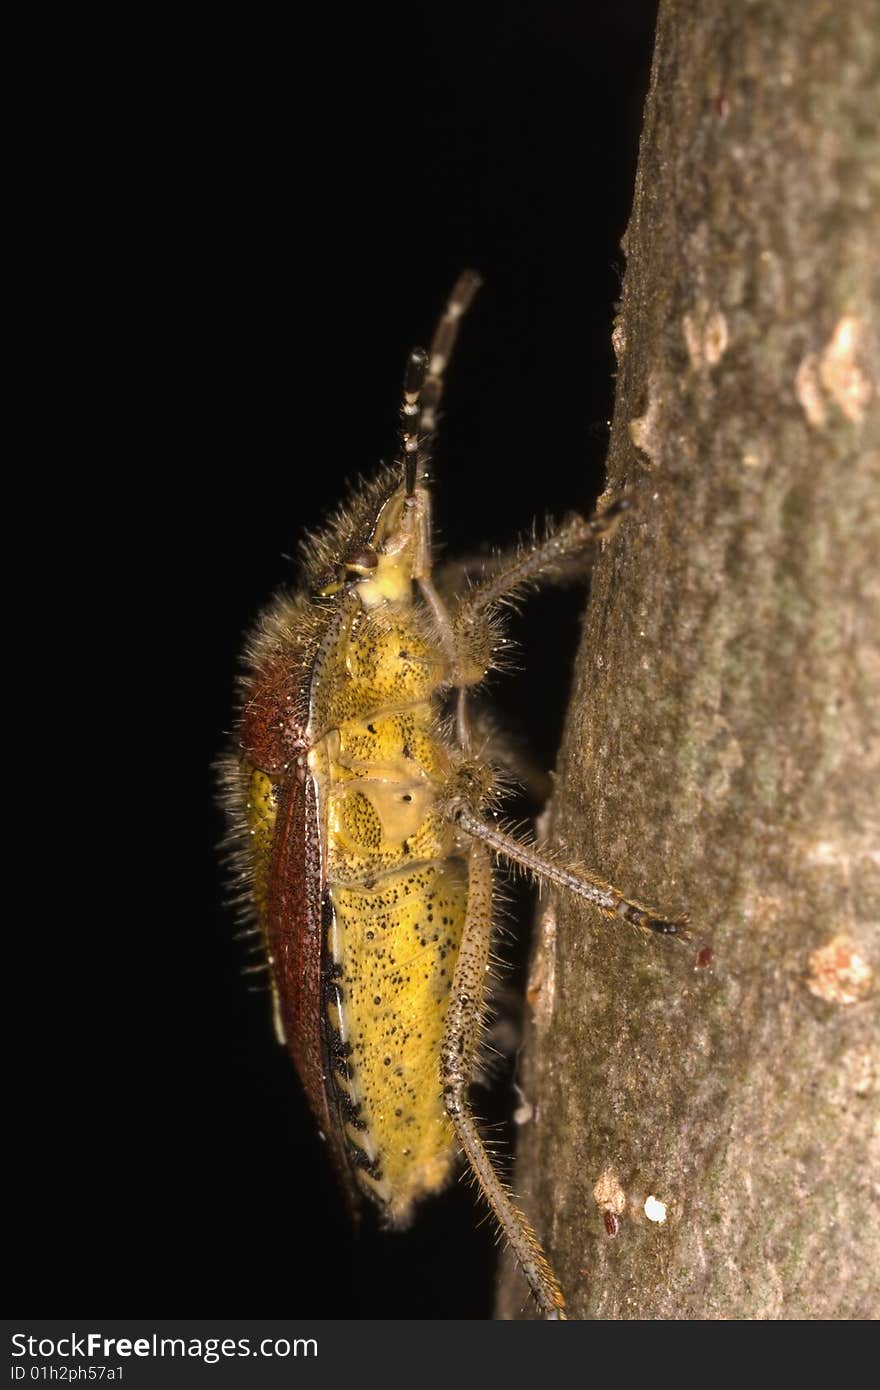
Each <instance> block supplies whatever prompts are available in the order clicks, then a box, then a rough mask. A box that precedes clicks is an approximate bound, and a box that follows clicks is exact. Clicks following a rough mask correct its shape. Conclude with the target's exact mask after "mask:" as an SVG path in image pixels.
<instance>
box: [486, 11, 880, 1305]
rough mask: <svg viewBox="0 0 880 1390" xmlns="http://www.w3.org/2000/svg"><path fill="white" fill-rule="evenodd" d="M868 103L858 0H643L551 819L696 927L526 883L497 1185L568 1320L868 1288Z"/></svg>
mask: <svg viewBox="0 0 880 1390" xmlns="http://www.w3.org/2000/svg"><path fill="white" fill-rule="evenodd" d="M878 94H880V3H877V0H801V3H800V4H798V5H792V4H791V3H790V0H761V3H747V2H746V0H702V2H701V3H700V4H698V5H695V4H693V3H692V0H662V3H661V7H660V15H659V20H658V30H657V41H656V51H655V57H654V65H653V73H652V79H651V87H650V93H649V96H648V101H647V107H646V115H645V125H644V130H643V135H642V142H641V149H640V157H639V169H638V174H637V179H636V189H635V199H634V206H633V212H632V217H631V221H630V225H629V228H628V230H627V233H626V237H625V242H624V249H625V251H626V254H627V262H628V263H627V273H626V280H625V285H624V292H623V304H622V309H621V313H620V316H619V319H618V321H617V327H616V329H615V335H614V337H615V347H616V350H617V357H618V365H619V377H618V390H617V401H616V408H615V417H614V426H613V434H612V443H611V452H610V458H609V464H608V477H609V486H608V494H607V496H608V497H609V498H613V497H618V496H620V494H621V493H622V492H623V491H624V489H625V490H626V491H627V493H628V494H629V496H630V498H631V500H632V504H633V506H632V510H631V512H629V513H628V514H627V515H626V516H625V517H624V519H623V522H622V524H621V526H620V529H619V531H618V533H617V535H616V536H615V537H614V539H613V540H611V541H610V542H606V543H605V545H604V547H603V554H602V555H601V557H600V559H599V561H598V564H597V567H596V570H595V576H594V580H593V584H592V591H591V595H590V601H589V606H588V611H587V615H586V619H585V626H584V633H583V642H582V646H581V649H580V654H579V658H578V664H577V670H576V676H575V682H574V690H573V696H572V703H571V707H570V712H569V718H568V723H567V729H566V734H565V737H564V741H563V747H562V750H561V754H560V759H559V768H558V782H557V792H556V795H555V797H554V800H553V804H552V817H551V821H550V829H549V836H550V840H551V842H552V844H553V845H554V847H555V849H556V850H557V852H559V853H561V854H564V855H568V856H570V857H571V858H572V859H576V860H578V861H580V862H582V863H583V864H584V865H586V866H588V867H589V868H591V869H592V870H594V871H596V872H599V873H601V874H602V875H603V876H604V877H607V878H608V880H609V881H611V882H613V883H615V884H616V885H617V886H618V887H620V888H621V889H623V890H624V891H625V892H627V893H628V894H631V895H633V896H636V897H638V898H641V899H642V900H643V901H645V902H647V903H650V904H652V905H657V906H659V907H662V908H663V909H665V910H667V911H668V912H676V911H680V910H686V911H688V912H689V913H690V915H691V920H692V928H693V933H694V938H693V940H692V941H691V942H689V943H681V942H678V941H675V940H672V939H670V940H663V939H650V940H645V939H642V938H641V937H640V936H639V935H638V934H637V933H636V932H634V931H633V930H632V929H631V928H628V927H625V926H622V925H614V924H611V923H609V922H608V921H607V920H605V919H602V918H600V917H598V916H597V914H596V913H595V912H594V911H592V910H590V909H588V908H582V907H581V906H580V905H579V904H578V903H576V902H573V901H571V900H569V899H568V898H565V897H563V896H561V895H560V894H558V893H557V892H555V891H553V892H550V891H546V890H545V891H544V892H543V894H542V898H541V903H540V911H539V922H538V929H537V932H536V938H537V940H536V951H535V958H534V960H533V965H532V978H531V986H530V1000H531V1003H532V1013H533V1021H532V1026H531V1028H530V1032H529V1035H528V1037H527V1047H526V1062H525V1066H524V1076H523V1086H524V1090H525V1094H526V1097H527V1098H528V1100H529V1101H530V1102H531V1103H532V1105H533V1107H534V1111H535V1114H534V1119H533V1121H532V1122H531V1123H529V1124H527V1125H525V1126H524V1127H523V1129H522V1131H521V1136H520V1147H519V1156H518V1164H517V1175H516V1186H517V1189H518V1191H519V1192H520V1193H521V1194H522V1196H523V1200H524V1202H525V1205H526V1208H527V1210H528V1211H529V1214H530V1216H531V1217H532V1219H533V1220H534V1223H535V1226H536V1228H537V1229H538V1230H539V1231H540V1232H541V1233H542V1236H543V1237H544V1239H545V1241H546V1245H547V1248H548V1251H549V1253H550V1255H551V1258H552V1259H553V1261H554V1264H555V1265H556V1268H557V1272H558V1274H559V1276H560V1278H561V1281H562V1284H563V1287H564V1289H565V1291H566V1295H567V1299H568V1305H569V1313H570V1315H571V1316H572V1317H579V1318H594V1317H601V1318H715V1317H724V1318H872V1317H874V1316H876V1315H877V1312H878V1310H880V1274H878V1268H880V1221H878V1212H880V1200H878V1197H880V1172H878V1134H880V1116H878V1110H880V1107H878V1074H880V1060H878V1048H877V1035H878V1008H877V974H878V970H880V925H878V924H880V834H878V816H880V788H878V782H880V778H878V768H880V632H878V626H880V576H878V557H880V270H878V260H880V95H878ZM649 1198H653V1199H654V1202H655V1203H659V1204H662V1206H661V1205H655V1204H653V1203H651V1202H649V1201H648V1199H649ZM646 1203H647V1207H646ZM664 1217H665V1219H657V1218H664ZM652 1218H654V1219H652ZM499 1315H500V1316H502V1317H518V1316H525V1317H530V1316H533V1315H534V1313H533V1310H532V1309H531V1307H530V1306H529V1303H528V1300H527V1298H526V1295H525V1294H524V1291H523V1285H522V1280H521V1276H520V1275H519V1274H518V1272H517V1271H516V1270H515V1269H514V1268H512V1266H511V1264H510V1262H509V1260H508V1261H507V1262H506V1264H505V1268H504V1270H503V1275H502V1284H501V1290H500V1296H499Z"/></svg>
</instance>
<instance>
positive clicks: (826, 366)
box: [819, 314, 873, 424]
mask: <svg viewBox="0 0 880 1390" xmlns="http://www.w3.org/2000/svg"><path fill="white" fill-rule="evenodd" d="M862 337H863V327H862V324H861V321H860V320H859V319H857V318H856V317H855V315H854V314H845V315H844V316H843V318H842V319H840V321H839V322H838V324H837V327H836V328H835V330H834V333H833V334H832V336H831V341H830V343H829V344H828V346H827V348H826V349H825V351H824V352H823V354H822V360H821V362H820V363H819V376H820V378H821V381H822V385H823V386H824V387H825V390H826V391H827V393H828V395H829V396H830V397H831V399H832V400H833V401H834V402H835V404H836V405H837V407H838V409H839V410H841V411H842V412H843V414H844V415H845V416H846V418H847V419H848V420H852V421H853V423H855V424H859V423H860V422H861V421H862V420H863V419H864V416H865V408H866V406H867V404H868V402H869V401H870V399H871V396H872V394H873V388H872V386H871V382H870V381H869V380H868V378H867V377H866V376H865V374H864V372H863V371H862V370H861V368H860V367H859V365H858V363H857V362H856V357H857V355H858V352H859V349H860V346H861V341H862Z"/></svg>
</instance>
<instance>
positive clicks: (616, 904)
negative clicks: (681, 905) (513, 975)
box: [450, 803, 690, 939]
mask: <svg viewBox="0 0 880 1390" xmlns="http://www.w3.org/2000/svg"><path fill="white" fill-rule="evenodd" d="M450 815H451V816H452V818H453V819H454V820H455V821H456V822H457V824H458V825H459V826H460V827H461V829H462V830H464V831H465V832H466V833H467V834H468V835H472V836H473V837H474V839H476V840H479V841H480V842H481V843H483V844H485V845H488V846H489V847H490V849H492V850H493V851H494V853H495V854H500V855H501V856H502V857H503V858H504V859H507V860H509V861H510V862H511V863H512V864H517V865H518V866H519V867H520V868H522V869H525V870H526V872H527V873H530V874H533V875H534V877H535V878H536V879H538V880H539V882H541V881H543V882H546V883H555V884H556V885H557V887H559V888H564V889H566V890H567V891H568V892H569V893H574V894H575V895H576V896H577V897H579V898H585V899H586V901H587V902H590V903H594V904H595V905H596V907H598V908H599V910H600V911H601V912H604V913H605V915H606V916H607V917H614V918H619V919H620V920H621V921H624V922H629V923H630V924H631V925H632V926H634V927H646V928H648V929H649V930H650V931H654V932H657V933H658V935H660V936H678V937H683V938H685V939H687V937H688V936H689V935H690V933H689V932H688V930H687V921H688V919H687V917H686V916H682V917H667V916H665V915H664V914H663V913H661V912H660V911H659V910H658V909H657V908H653V907H646V906H645V904H644V903H639V902H635V901H634V900H633V899H632V898H627V897H625V895H624V894H623V893H621V891H620V889H619V888H614V887H612V885H611V884H610V883H604V882H603V880H602V879H600V878H594V877H593V876H592V875H591V874H586V873H584V872H583V870H581V869H573V868H569V867H568V866H567V865H565V864H557V863H555V862H554V861H553V860H552V859H550V858H548V857H547V856H546V855H544V854H541V853H540V852H539V851H538V850H536V849H534V848H533V847H532V846H531V845H527V844H524V843H523V842H522V841H521V840H517V839H515V838H514V836H513V835H508V834H506V833H505V832H504V831H503V830H500V829H499V828H498V826H497V825H493V824H492V822H491V821H487V820H484V819H483V818H482V817H481V816H480V815H478V814H477V813H476V812H475V811H474V810H472V809H471V807H470V806H468V805H467V804H465V803H458V804H455V803H453V804H452V805H451V807H450Z"/></svg>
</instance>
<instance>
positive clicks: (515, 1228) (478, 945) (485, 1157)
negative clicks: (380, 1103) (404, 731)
mask: <svg viewBox="0 0 880 1390" xmlns="http://www.w3.org/2000/svg"><path fill="white" fill-rule="evenodd" d="M491 939H492V859H491V855H490V853H489V850H488V849H487V848H486V846H485V845H483V844H480V843H479V842H474V843H472V845H471V848H470V851H469V854H468V899H467V909H466V912H465V923H464V931H463V934H462V940H461V946H460V948H459V953H458V960H457V962H456V966H455V974H454V976H453V980H452V993H451V995H450V1000H449V1009H448V1012H447V1015H446V1024H445V1027H444V1031H443V1042H442V1045H441V1050H440V1077H441V1082H442V1086H443V1104H444V1106H445V1108H446V1112H447V1114H448V1115H449V1118H450V1119H451V1121H452V1125H453V1128H454V1129H455V1133H456V1137H457V1139H458V1142H459V1143H460V1145H461V1147H462V1149H463V1150H464V1153H465V1157H466V1158H467V1161H468V1163H469V1164H470V1167H471V1170H472V1172H473V1174H474V1177H475V1178H476V1180H477V1182H478V1183H479V1186H480V1190H481V1191H482V1193H483V1196H484V1197H485V1198H486V1201H487V1202H488V1203H489V1206H490V1207H491V1209H492V1212H493V1214H494V1216H495V1219H496V1220H497V1222H498V1225H499V1226H500V1228H501V1230H502V1231H503V1232H504V1235H505V1236H506V1237H507V1240H508V1241H509V1243H510V1247H511V1249H512V1251H513V1253H514V1255H515V1256H516V1259H517V1260H518V1262H519V1265H520V1267H521V1269H522V1271H523V1274H524V1275H525V1277H526V1280H527V1281H528V1284H529V1287H530V1289H531V1291H532V1294H533V1295H534V1298H535V1301H536V1303H537V1304H538V1307H539V1308H540V1309H541V1311H542V1312H543V1314H544V1316H545V1317H546V1318H553V1319H561V1318H564V1317H565V1313H564V1311H563V1310H564V1306H565V1300H564V1298H563V1295H562V1290H561V1289H560V1287H559V1283H558V1281H557V1279H556V1276H555V1274H554V1273H553V1270H552V1269H551V1268H550V1264H549V1262H548V1260H547V1257H546V1255H545V1254H544V1251H543V1249H542V1248H541V1244H540V1242H539V1240H538V1237H537V1236H536V1235H535V1232H534V1231H533V1229H532V1227H531V1225H530V1224H529V1222H528V1221H527V1219H526V1217H525V1216H524V1215H523V1213H522V1212H521V1211H520V1210H519V1208H518V1207H517V1205H516V1203H515V1202H514V1200H513V1196H512V1194H511V1192H510V1191H509V1189H508V1188H507V1186H506V1185H505V1184H504V1182H502V1180H501V1178H500V1177H499V1176H498V1174H497V1173H496V1171H495V1168H494V1167H493V1165H492V1160H491V1159H490V1157H489V1154H488V1152H487V1150H486V1146H485V1144H484V1143H483V1140H482V1138H481V1136H480V1132H479V1129H478V1128H477V1122H476V1120H475V1118H474V1114H473V1111H472V1110H471V1106H470V1100H469V1096H468V1092H469V1089H470V1084H471V1081H472V1079H473V1075H474V1067H475V1061H476V1052H477V1045H478V1042H479V1037H480V1029H481V1027H482V1018H483V996H484V989H485V980H486V969H487V966H488V963H489V951H490V946H491Z"/></svg>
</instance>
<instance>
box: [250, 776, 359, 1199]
mask: <svg viewBox="0 0 880 1390" xmlns="http://www.w3.org/2000/svg"><path fill="white" fill-rule="evenodd" d="M299 774H300V775H295V776H294V777H292V778H290V780H289V781H288V782H287V784H286V785H285V788H284V791H283V793H282V798H281V804H280V805H279V807H278V817H277V820H276V823H275V844H274V848H273V854H272V866H271V870H270V882H269V908H268V935H269V951H270V954H271V958H272V962H273V964H272V970H273V974H274V977H275V984H276V987H277V990H278V995H279V1001H280V1006H281V1017H282V1021H283V1024H284V1035H285V1037H286V1039H287V1046H288V1049H289V1051H290V1054H291V1056H292V1057H293V1061H294V1063H295V1065H296V1069H297V1072H298V1073H299V1077H300V1080H301V1082H302V1085H303V1089H304V1090H305V1093H306V1095H307V1097H308V1100H309V1104H310V1105H311V1107H312V1110H313V1112H314V1114H315V1117H316V1119H317V1121H318V1124H319V1125H320V1127H321V1130H322V1132H323V1133H324V1135H325V1136H326V1139H327V1142H328V1144H329V1146H330V1152H331V1154H332V1157H333V1162H334V1164H335V1166H336V1169H337V1171H338V1173H339V1177H340V1179H341V1181H342V1185H343V1187H344V1188H345V1192H346V1196H347V1197H348V1200H349V1203H350V1205H351V1206H352V1208H353V1209H354V1208H356V1206H357V1194H356V1189H355V1186H354V1183H353V1181H352V1177H351V1170H350V1168H349V1164H348V1159H347V1156H346V1152H345V1147H344V1143H343V1140H342V1136H341V1134H340V1132H339V1128H338V1120H337V1119H336V1117H335V1116H334V1115H332V1114H331V1111H330V1108H329V1106H328V1099H327V1076H326V1073H327V1054H326V1048H325V1043H324V1030H323V1026H322V1020H323V1018H324V988H323V985H324V981H323V972H322V954H323V950H324V948H325V943H324V940H323V938H324V931H323V928H322V912H321V909H322V903H323V898H324V886H325V885H324V869H323V856H322V853H321V836H320V830H319V826H318V805H317V796H316V791H315V783H314V779H313V778H312V777H311V775H310V774H309V772H308V771H307V770H306V769H300V770H299Z"/></svg>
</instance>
